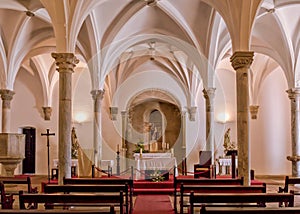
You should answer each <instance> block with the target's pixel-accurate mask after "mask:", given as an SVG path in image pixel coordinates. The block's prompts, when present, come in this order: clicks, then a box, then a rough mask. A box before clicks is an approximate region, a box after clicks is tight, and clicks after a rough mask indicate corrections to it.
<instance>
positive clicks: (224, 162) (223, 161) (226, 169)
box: [217, 157, 238, 175]
mask: <svg viewBox="0 0 300 214" xmlns="http://www.w3.org/2000/svg"><path fill="white" fill-rule="evenodd" d="M217 162H218V165H219V166H218V167H219V170H218V171H219V175H224V174H230V173H231V157H220V158H219V159H217ZM237 165H238V158H237V157H235V166H236V167H237Z"/></svg>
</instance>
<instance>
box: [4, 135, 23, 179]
mask: <svg viewBox="0 0 300 214" xmlns="http://www.w3.org/2000/svg"><path fill="white" fill-rule="evenodd" d="M0 148H1V150H0V163H1V164H2V166H3V168H4V169H5V172H6V176H14V172H15V169H16V168H17V166H18V164H19V163H20V162H21V161H22V160H23V159H24V158H25V135H24V134H16V133H0Z"/></svg>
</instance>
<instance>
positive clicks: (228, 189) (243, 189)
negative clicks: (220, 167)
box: [180, 183, 267, 213]
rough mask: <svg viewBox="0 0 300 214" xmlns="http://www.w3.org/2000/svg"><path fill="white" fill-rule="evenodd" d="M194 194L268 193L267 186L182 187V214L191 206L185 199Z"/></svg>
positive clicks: (182, 185)
mask: <svg viewBox="0 0 300 214" xmlns="http://www.w3.org/2000/svg"><path fill="white" fill-rule="evenodd" d="M191 191H193V192H194V193H266V192H267V186H266V184H262V185H253V186H242V185H203V186H202V185H184V184H183V183H182V184H181V186H180V213H183V209H184V207H187V206H188V205H189V204H186V203H184V202H185V200H184V198H185V197H187V196H189V195H190V192H191Z"/></svg>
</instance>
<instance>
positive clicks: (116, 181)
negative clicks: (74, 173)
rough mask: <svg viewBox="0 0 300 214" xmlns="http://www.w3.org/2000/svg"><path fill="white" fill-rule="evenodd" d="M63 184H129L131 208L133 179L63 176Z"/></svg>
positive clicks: (131, 205) (130, 208)
mask: <svg viewBox="0 0 300 214" xmlns="http://www.w3.org/2000/svg"><path fill="white" fill-rule="evenodd" d="M63 183H64V184H96V185H99V184H110V185H112V184H116V185H120V184H128V186H129V210H130V212H131V211H132V209H133V201H132V200H133V180H132V179H126V178H115V177H110V178H63Z"/></svg>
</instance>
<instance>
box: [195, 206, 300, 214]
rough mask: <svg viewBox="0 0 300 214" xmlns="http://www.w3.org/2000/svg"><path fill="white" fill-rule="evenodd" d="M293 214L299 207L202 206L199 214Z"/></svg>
mask: <svg viewBox="0 0 300 214" xmlns="http://www.w3.org/2000/svg"><path fill="white" fill-rule="evenodd" d="M237 213H238V214H295V213H300V207H280V208H274V207H268V208H265V207H222V208H220V207H206V206H205V205H203V206H202V207H201V210H200V214H237Z"/></svg>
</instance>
